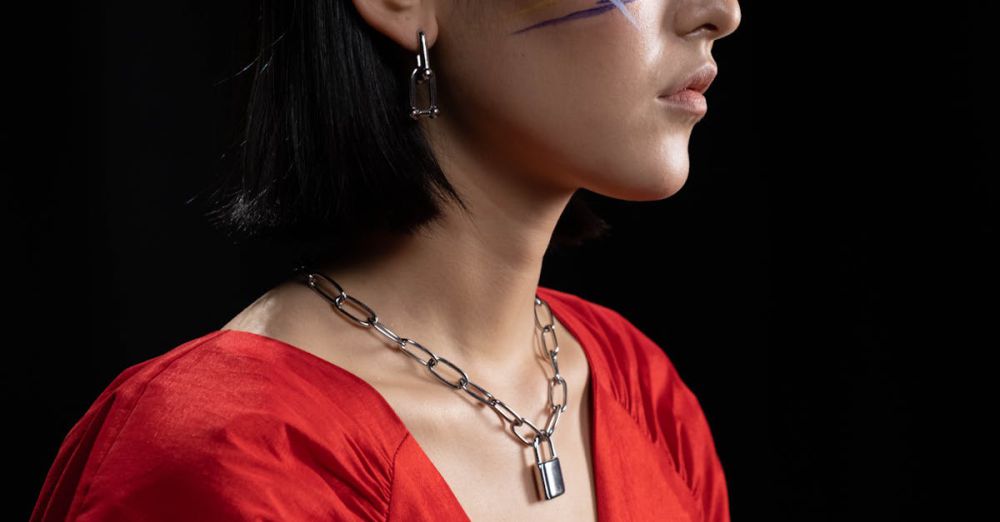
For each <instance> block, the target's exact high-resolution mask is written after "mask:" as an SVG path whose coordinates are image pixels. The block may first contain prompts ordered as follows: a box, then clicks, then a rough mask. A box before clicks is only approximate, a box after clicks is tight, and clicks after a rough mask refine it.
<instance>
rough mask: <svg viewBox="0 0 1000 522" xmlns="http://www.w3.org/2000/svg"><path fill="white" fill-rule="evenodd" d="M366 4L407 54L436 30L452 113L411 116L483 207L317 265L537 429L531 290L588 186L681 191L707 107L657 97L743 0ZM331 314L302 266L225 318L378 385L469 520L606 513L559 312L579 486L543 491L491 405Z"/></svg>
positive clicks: (724, 27)
mask: <svg viewBox="0 0 1000 522" xmlns="http://www.w3.org/2000/svg"><path fill="white" fill-rule="evenodd" d="M353 3H354V5H355V7H356V8H357V10H358V12H359V14H360V15H361V16H362V18H363V19H364V20H365V21H366V22H367V23H368V24H370V25H371V26H372V27H373V28H374V29H376V30H377V31H379V32H381V33H382V34H384V35H385V36H387V37H388V38H390V39H391V40H393V41H395V42H396V43H398V44H399V46H400V47H401V48H403V49H405V50H406V51H407V52H409V53H410V54H411V55H412V56H413V57H414V59H413V62H412V63H413V65H414V66H415V65H416V54H417V52H418V48H419V47H418V45H419V44H418V40H417V32H418V30H423V31H424V32H425V35H426V42H427V45H428V47H429V49H430V51H429V52H430V66H431V68H432V69H433V70H434V72H435V74H436V75H437V94H438V107H439V108H440V109H441V114H440V116H439V117H437V118H436V119H426V118H422V119H421V120H420V121H419V122H414V123H413V124H415V125H420V126H421V127H422V128H423V130H424V132H425V134H426V135H427V137H428V139H429V141H430V143H431V146H432V147H433V149H434V152H435V154H436V156H437V157H438V159H439V162H440V163H441V166H442V169H443V170H444V172H445V174H446V176H448V179H449V180H450V181H451V182H452V183H453V184H454V185H455V187H456V188H457V189H458V190H459V192H460V193H461V194H462V195H463V197H464V198H465V200H466V201H467V202H468V204H469V205H470V208H471V210H472V213H473V216H472V218H471V219H470V218H467V217H466V216H464V215H463V214H461V213H460V212H459V211H458V210H457V209H455V208H453V207H446V209H445V210H446V217H445V219H444V220H443V221H442V222H441V223H440V224H439V225H437V226H435V227H433V228H432V229H429V230H426V231H424V232H422V233H420V234H418V235H415V236H412V237H373V238H372V244H373V245H374V246H377V247H379V248H378V249H377V250H373V251H372V252H371V253H370V254H369V255H366V257H364V258H363V259H361V258H356V257H353V258H352V257H348V256H345V258H344V259H342V260H340V261H339V262H335V263H333V264H330V265H327V266H324V267H319V268H321V269H322V270H323V271H324V273H326V274H327V275H330V276H331V277H333V278H334V279H335V280H336V281H337V282H338V283H340V284H341V285H342V286H343V287H344V288H345V289H346V290H347V292H348V293H350V294H351V295H353V296H355V297H357V298H358V299H360V300H361V301H363V302H365V303H366V304H368V305H369V306H371V307H372V308H374V309H375V311H376V312H377V313H378V314H379V317H380V319H381V320H382V322H384V323H385V324H387V325H388V326H389V327H390V328H391V329H392V330H393V331H395V332H396V333H398V334H399V335H401V336H404V337H409V338H412V339H415V340H417V341H419V342H420V343H421V344H422V345H424V346H425V347H428V348H429V349H431V350H432V351H434V352H435V353H437V354H439V355H441V356H444V357H446V358H448V359H449V360H451V361H454V362H455V363H456V364H458V365H459V366H460V367H461V368H463V369H464V370H465V371H466V372H467V373H469V375H470V377H471V378H472V380H473V381H475V382H477V383H480V384H481V385H484V386H485V387H486V388H487V389H488V390H490V391H491V392H492V393H493V394H494V395H496V396H498V397H500V398H501V400H504V402H505V403H507V404H510V405H512V407H513V408H514V409H515V410H516V411H517V412H518V413H520V414H522V415H524V416H525V417H527V418H529V419H531V420H532V421H533V422H535V423H536V425H539V426H541V425H542V424H544V420H545V419H546V418H547V410H546V408H545V406H546V401H547V395H546V389H547V388H546V384H545V379H547V378H549V377H551V373H550V372H551V370H550V369H548V368H547V367H546V366H545V365H544V362H543V361H542V359H541V357H540V356H539V355H538V354H539V351H540V350H539V349H538V348H537V347H538V346H540V344H539V340H538V332H537V330H536V328H535V316H534V313H535V312H534V296H535V289H536V288H537V286H538V283H539V276H540V274H541V267H542V258H543V254H544V252H545V249H546V247H547V245H548V243H549V241H550V239H551V237H552V232H553V230H554V229H555V225H556V222H557V220H558V219H559V216H560V214H561V213H562V212H563V209H564V208H565V206H566V204H567V202H568V201H569V199H570V197H571V196H572V195H573V193H574V192H575V191H576V190H578V189H580V188H585V189H588V190H591V191H593V192H597V193H600V194H603V195H605V196H608V197H612V198H617V199H623V200H628V201H650V200H660V199H664V198H667V197H669V196H671V195H673V194H674V193H676V192H677V191H678V190H680V188H681V187H682V186H683V184H684V182H685V180H686V179H687V175H688V170H689V158H688V152H687V149H688V140H689V137H690V134H691V132H692V130H693V127H694V125H695V123H697V122H698V121H699V120H700V118H701V117H700V116H698V115H695V114H692V113H688V112H684V111H682V110H678V109H674V108H668V106H666V105H664V104H663V103H662V101H660V100H657V96H658V94H660V93H661V92H663V90H664V89H666V88H669V87H672V86H676V85H678V82H680V81H681V80H682V79H683V78H685V77H686V76H687V74H689V73H690V72H692V71H693V70H694V69H695V68H697V67H699V66H700V65H702V64H704V63H706V62H712V61H713V59H712V55H711V51H712V45H713V43H714V41H715V40H717V39H719V38H722V37H724V36H726V35H729V34H731V33H732V32H733V31H735V30H736V28H737V26H738V25H739V22H740V17H741V12H740V6H739V4H738V3H737V1H736V0H603V1H598V0H489V1H483V0H353ZM409 73H410V71H409V70H407V71H400V74H403V75H407V76H408V75H409ZM720 74H724V71H720ZM708 97H709V98H711V96H710V93H709V95H708ZM425 105H426V104H422V105H421V107H423V106H425ZM407 109H408V107H400V110H401V111H406V110H407ZM352 312H353V313H355V314H358V313H361V312H360V311H359V310H352ZM336 315H339V314H338V313H337V312H336V311H335V310H331V308H330V307H329V306H328V304H327V303H326V301H324V300H322V298H320V297H319V296H318V295H317V294H316V293H315V292H314V291H312V290H311V289H309V288H307V287H305V286H304V285H302V284H301V283H298V282H294V281H290V282H285V283H282V284H280V285H278V286H276V287H275V288H272V289H271V290H269V291H268V292H267V293H265V294H264V295H262V296H261V298H260V299H258V300H257V301H255V302H254V303H252V304H251V305H250V306H248V307H247V308H246V309H245V310H243V311H242V312H241V313H240V314H239V315H237V316H236V317H234V318H233V320H231V321H230V322H229V323H227V325H225V326H224V327H223V328H230V329H242V330H248V331H253V332H255V333H262V334H265V335H269V336H271V337H275V338H278V339H281V340H284V341H286V342H289V343H290V344H293V345H295V346H298V347H300V348H302V349H304V350H307V351H309V352H312V353H314V354H316V355H318V356H320V357H322V358H325V359H327V360H329V361H331V362H334V363H335V364H338V365H340V366H341V367H343V368H346V369H348V370H349V371H351V372H353V373H355V374H356V375H358V376H360V377H361V378H363V379H364V380H366V381H368V382H369V383H371V384H372V385H373V387H375V388H376V389H377V390H378V391H379V392H380V393H381V394H382V395H383V397H384V398H386V400H387V401H388V402H389V403H390V404H391V405H392V407H393V409H394V410H395V411H396V413H397V414H398V415H399V416H400V418H401V419H402V420H403V422H404V423H405V425H406V426H407V428H408V429H409V430H410V432H411V433H413V435H414V437H415V438H416V439H417V441H418V442H419V443H420V445H421V447H422V448H423V449H424V450H425V452H426V453H427V454H428V456H429V457H430V459H431V461H432V462H433V463H434V465H435V466H436V467H437V468H438V470H439V471H440V472H441V474H442V476H443V477H444V478H445V479H446V481H447V483H448V484H449V485H450V486H451V488H452V490H453V491H454V492H455V494H456V496H457V498H458V499H459V501H460V503H461V504H462V505H463V507H465V509H466V511H467V512H468V513H469V514H470V515H471V516H472V519H473V520H499V519H514V518H523V517H526V516H554V517H556V519H559V520H570V519H572V520H593V519H594V517H595V512H594V507H595V503H594V498H593V495H592V491H593V484H592V482H589V481H590V477H592V473H591V471H592V469H591V465H592V463H591V462H590V455H591V453H590V452H591V449H590V446H589V444H590V437H589V429H590V428H589V415H588V411H587V408H584V407H582V406H583V405H586V404H587V401H588V400H589V399H588V397H589V393H590V391H589V390H590V388H589V373H588V372H589V370H588V368H587V364H586V359H585V358H584V357H583V353H582V351H581V349H580V346H579V340H577V339H575V338H574V337H572V336H570V335H569V333H568V332H567V331H566V329H565V328H563V327H562V325H561V324H559V323H557V327H556V331H557V335H558V336H559V337H558V339H559V342H560V354H559V364H560V371H561V374H562V375H563V376H564V377H565V378H566V380H567V383H568V386H569V409H568V410H567V411H566V413H565V414H564V415H563V417H562V419H561V420H560V423H559V428H558V430H557V431H556V434H555V436H554V441H555V444H556V450H557V452H558V454H559V456H560V461H561V463H562V467H563V472H564V475H565V476H566V477H567V492H566V493H565V494H564V495H563V497H560V498H559V499H556V500H555V501H548V502H539V501H537V500H536V497H535V494H534V492H533V489H532V487H533V486H532V483H531V482H530V479H531V477H530V475H528V474H527V469H529V468H528V467H527V466H530V465H531V464H532V463H533V460H534V459H533V453H532V451H531V449H530V448H529V447H526V446H523V445H522V444H521V443H520V442H519V441H517V440H516V439H515V438H514V436H513V435H512V434H511V433H510V432H509V430H508V428H507V426H506V425H505V424H503V423H501V422H498V416H497V415H496V414H495V413H493V412H492V410H490V409H489V408H486V407H485V406H484V407H482V408H474V407H473V406H475V405H476V404H477V403H476V401H474V399H471V398H468V399H467V403H465V404H463V399H461V398H456V396H459V397H460V396H461V395H464V393H461V392H455V391H454V390H452V389H450V388H448V387H446V386H443V385H441V384H440V383H438V382H437V380H436V379H435V378H434V377H433V376H432V375H430V374H429V372H427V371H426V370H424V369H422V368H420V366H419V364H417V363H415V361H413V360H412V359H410V358H408V357H405V356H403V355H401V354H399V353H395V352H394V351H393V350H390V349H385V348H386V347H387V346H389V345H388V343H387V341H383V340H382V339H383V338H382V336H381V335H379V334H377V333H376V332H373V331H368V330H366V329H364V328H361V327H358V326H355V325H352V324H350V323H349V322H348V321H346V320H342V319H340V318H338V317H334V316H336ZM456 425H461V426H462V430H455V429H454V426H456ZM512 441H514V442H512ZM470 463H475V465H472V464H470ZM588 482H589V484H588ZM483 484H489V485H491V487H498V488H500V490H502V491H503V493H504V494H502V495H498V494H496V493H497V491H494V490H491V489H489V488H485V490H484V488H483V487H482V485H483ZM505 485H507V486H506V487H505ZM510 485H516V487H510ZM588 486H589V487H588ZM560 500H561V501H560ZM570 517H572V518H570Z"/></svg>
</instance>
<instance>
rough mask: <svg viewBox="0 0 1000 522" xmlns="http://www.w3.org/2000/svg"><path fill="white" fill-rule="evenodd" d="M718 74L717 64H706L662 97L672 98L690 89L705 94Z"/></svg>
mask: <svg viewBox="0 0 1000 522" xmlns="http://www.w3.org/2000/svg"><path fill="white" fill-rule="evenodd" d="M718 72H719V70H718V68H717V67H716V66H715V64H713V63H711V62H709V63H706V64H705V65H702V66H701V67H699V68H698V69H696V70H695V71H694V72H693V73H691V74H690V75H688V77H687V78H685V79H684V81H682V82H681V83H680V84H679V85H678V86H676V87H674V88H673V89H669V90H667V91H664V92H663V93H660V97H661V98H664V97H667V96H672V95H674V94H677V93H679V92H682V91H685V90H688V89H690V90H692V91H698V92H699V93H701V94H704V93H705V91H706V90H708V86H709V85H711V84H712V81H714V80H715V76H716V74H718Z"/></svg>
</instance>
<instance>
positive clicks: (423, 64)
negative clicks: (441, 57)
mask: <svg viewBox="0 0 1000 522" xmlns="http://www.w3.org/2000/svg"><path fill="white" fill-rule="evenodd" d="M418 34H419V36H420V51H419V52H418V53H417V66H416V67H415V68H414V69H413V72H412V73H410V117H411V118H413V119H414V120H419V119H420V117H421V116H427V117H430V118H432V119H433V118H436V117H437V116H438V114H441V111H440V110H439V109H438V107H437V83H436V80H435V79H434V71H433V70H431V63H430V59H429V58H428V56H427V40H426V39H425V38H424V32H423V31H419V32H418ZM422 83H427V88H428V92H429V95H430V103H431V105H430V107H428V108H426V109H418V108H417V85H418V84H422Z"/></svg>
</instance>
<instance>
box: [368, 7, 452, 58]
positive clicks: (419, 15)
mask: <svg viewBox="0 0 1000 522" xmlns="http://www.w3.org/2000/svg"><path fill="white" fill-rule="evenodd" d="M351 1H352V2H353V3H354V7H355V9H357V10H358V14H359V15H361V18H362V19H364V21H365V22H367V23H368V25H370V26H372V28H373V29H375V30H376V31H378V32H380V33H382V34H383V35H385V36H386V37H387V38H389V39H391V40H392V41H394V42H396V43H397V44H399V45H400V46H401V47H403V48H404V49H406V50H407V51H410V52H411V53H416V52H418V51H419V50H420V41H419V39H418V34H419V32H420V31H423V32H424V39H425V41H426V42H427V47H428V48H430V47H433V46H434V42H436V41H437V33H438V27H437V18H436V16H435V6H434V2H432V1H428V0H351Z"/></svg>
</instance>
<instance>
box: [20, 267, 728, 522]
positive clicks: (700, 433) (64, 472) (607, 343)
mask: <svg viewBox="0 0 1000 522" xmlns="http://www.w3.org/2000/svg"><path fill="white" fill-rule="evenodd" d="M538 295H539V297H541V298H542V299H544V300H545V301H546V302H548V303H549V306H550V309H551V310H552V313H553V314H554V315H555V316H556V317H557V318H558V319H559V321H560V322H561V323H562V324H563V325H564V326H565V328H566V329H568V330H569V333H570V334H571V335H572V336H573V337H575V338H576V339H577V340H579V341H580V344H581V346H582V348H583V350H584V352H585V354H586V358H587V362H588V363H589V365H590V375H591V380H592V381H591V382H592V393H591V400H590V404H588V405H586V406H587V407H589V408H590V411H591V419H592V424H591V434H590V435H591V449H592V451H593V455H592V457H593V471H594V475H595V477H594V478H595V487H596V492H597V514H598V520H600V521H601V522H611V521H616V522H617V521H632V520H634V521H647V520H648V521H672V522H682V521H697V522H728V521H729V497H728V493H727V489H726V479H725V476H724V474H723V469H722V466H721V463H720V461H719V458H718V456H717V454H716V451H715V445H714V442H713V438H712V434H711V431H710V429H709V425H708V423H707V421H706V417H705V415H704V413H703V412H702V409H701V406H700V405H699V402H698V399H697V398H696V397H695V395H694V394H693V393H692V392H691V390H690V389H688V387H687V386H686V385H685V384H684V382H683V381H682V380H681V378H680V376H679V375H678V374H677V372H676V370H675V369H674V366H673V364H672V363H671V361H670V360H669V358H668V357H667V355H666V354H665V353H664V352H663V350H662V349H661V348H660V347H659V346H657V345H656V344H655V343H654V342H653V341H652V340H650V339H649V338H648V337H646V335H644V334H643V333H642V332H641V331H639V330H638V329H637V328H636V327H635V326H633V325H632V324H631V323H630V322H629V321H628V320H627V319H625V318H624V317H623V316H622V315H620V314H619V313H617V312H615V311H613V310H611V309H610V308H607V307H604V306H601V305H599V304H596V303H593V302H591V301H587V300H585V299H583V298H581V297H578V296H575V295H573V294H569V293H565V292H561V291H558V290H553V289H549V288H545V287H539V288H538ZM341 396H346V397H350V400H340V398H341ZM557 501H558V498H557V499H554V500H551V501H550V502H557ZM31 520H32V521H33V522H39V521H56V520H59V521H62V520H74V521H97V520H102V521H104V520H142V521H161V520H162V521H166V520H178V521H180V520H183V521H194V520H206V521H207V520H211V521H223V520H288V521H297V520H302V521H305V520H379V521H382V520H400V521H404V520H405V521H411V520H468V516H467V515H466V513H465V511H464V510H463V508H462V506H461V505H460V504H459V503H458V500H457V498H456V497H455V495H454V493H453V492H452V490H451V488H450V487H449V486H448V484H447V483H446V482H445V481H444V478H443V477H442V475H441V474H440V473H439V472H438V471H437V469H436V468H435V467H434V465H433V464H432V463H431V461H430V460H429V459H428V457H427V456H426V454H425V453H424V452H423V451H422V449H421V448H420V446H419V444H417V442H416V440H415V439H414V438H413V437H412V436H410V434H409V432H408V431H407V429H406V427H405V426H404V425H403V423H402V421H401V420H400V418H399V417H398V416H397V415H396V413H395V412H394V410H393V409H392V408H391V407H390V406H389V403H388V402H387V401H386V400H385V399H384V398H383V396H382V395H381V394H380V393H379V392H378V391H377V390H376V389H375V388H374V387H373V386H371V385H370V384H368V383H367V382H366V381H364V380H362V379H361V378H360V377H358V376H357V375H355V374H353V373H350V372H349V371H347V370H346V369H344V368H342V367H340V366H337V365H335V364H333V363H330V362H329V361H326V360H325V359H322V358H320V357H317V356H315V355H313V354H311V353H309V352H306V351H304V350H301V349H299V348H297V347H295V346H292V345H289V344H287V343H284V342H282V341H279V340H276V339H272V338H270V337H266V336H263V335H258V334H254V333H249V332H244V331H237V330H216V331H213V332H210V333H207V334H205V335H202V336H201V337H198V338H195V339H192V340H189V341H187V342H185V343H183V344H181V345H180V346H177V347H175V348H174V349H172V350H170V351H169V352H167V353H164V354H162V355H160V356H157V357H153V358H151V359H148V360H146V361H143V362H140V363H138V364H135V365H133V366H130V367H128V368H126V369H125V370H123V371H122V372H121V373H120V374H119V375H118V376H117V377H116V378H115V379H114V380H113V381H112V382H111V384H110V385H109V386H108V387H107V389H105V390H104V392H102V393H101V395H100V396H99V397H98V398H97V400H96V401H95V402H94V403H93V405H92V406H91V407H90V409H89V410H88V411H87V412H86V413H85V414H84V416H83V417H82V418H81V419H80V420H79V421H78V422H77V423H76V424H75V425H74V426H73V428H72V429H71V430H70V431H69V433H68V434H67V436H66V438H65V440H64V441H63V443H62V445H61V446H60V448H59V451H58V453H57V455H56V458H55V461H54V463H53V465H52V467H51V469H50V470H49V472H48V475H47V476H46V478H45V482H44V485H43V487H42V490H41V493H40V495H39V497H38V500H37V502H36V504H35V508H34V511H33V512H32V515H31Z"/></svg>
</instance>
